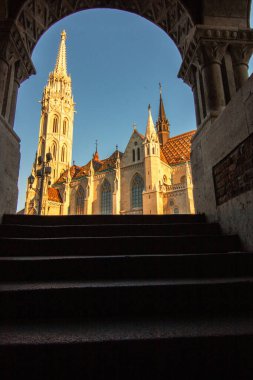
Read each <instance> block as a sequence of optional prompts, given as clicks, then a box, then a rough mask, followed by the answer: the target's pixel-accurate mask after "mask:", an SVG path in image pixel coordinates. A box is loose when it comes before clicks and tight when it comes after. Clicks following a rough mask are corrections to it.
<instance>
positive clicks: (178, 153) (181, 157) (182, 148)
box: [161, 131, 196, 165]
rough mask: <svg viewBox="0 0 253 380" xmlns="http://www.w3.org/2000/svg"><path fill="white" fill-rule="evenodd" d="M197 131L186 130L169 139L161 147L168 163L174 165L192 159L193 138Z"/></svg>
mask: <svg viewBox="0 0 253 380" xmlns="http://www.w3.org/2000/svg"><path fill="white" fill-rule="evenodd" d="M195 132H196V131H190V132H186V133H183V134H181V135H178V136H175V137H171V138H169V139H168V141H167V142H166V144H165V145H164V146H163V147H162V149H161V151H162V153H163V155H164V157H165V158H166V161H167V163H168V164H170V165H173V164H178V163H180V162H186V161H189V160H190V154H191V139H192V137H193V135H194V134H195ZM161 159H162V157H161Z"/></svg>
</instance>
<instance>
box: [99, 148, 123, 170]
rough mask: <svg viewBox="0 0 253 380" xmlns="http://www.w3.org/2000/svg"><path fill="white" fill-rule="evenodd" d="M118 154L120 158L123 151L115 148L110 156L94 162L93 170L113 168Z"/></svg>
mask: <svg viewBox="0 0 253 380" xmlns="http://www.w3.org/2000/svg"><path fill="white" fill-rule="evenodd" d="M118 155H119V157H120V158H121V157H122V156H123V153H121V152H119V151H117V150H115V152H113V154H112V155H111V156H110V157H108V158H106V159H105V160H101V161H99V162H95V165H94V170H95V172H103V171H105V170H108V169H110V168H115V165H116V161H117V159H118Z"/></svg>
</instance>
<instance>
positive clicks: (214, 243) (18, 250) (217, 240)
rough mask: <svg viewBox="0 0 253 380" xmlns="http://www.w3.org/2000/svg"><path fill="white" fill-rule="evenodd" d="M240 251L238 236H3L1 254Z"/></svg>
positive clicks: (75, 254) (132, 253)
mask: <svg viewBox="0 0 253 380" xmlns="http://www.w3.org/2000/svg"><path fill="white" fill-rule="evenodd" d="M231 251H232V252H234V251H240V241H239V238H238V237H237V236H234V235H231V236H222V235H212V236H209V235H193V236H191V235H189V236H170V237H166V236H148V237H141V236H129V237H125V236H114V237H83V238H80V237H78V238H77V237H76V238H75V237H73V238H71V237H67V238H49V239H47V238H40V239H39V238H37V239H35V238H34V239H32V238H23V239H22V238H3V237H2V238H0V255H1V256H59V255H60V256H64V255H70V256H79V255H80V256H94V255H101V256H105V255H106V256H107V255H117V254H120V255H134V254H138V255H140V254H168V253H178V254H183V253H215V252H218V253H222V252H231Z"/></svg>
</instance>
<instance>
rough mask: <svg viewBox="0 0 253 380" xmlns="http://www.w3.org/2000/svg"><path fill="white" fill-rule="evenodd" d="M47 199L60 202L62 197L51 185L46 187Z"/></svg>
mask: <svg viewBox="0 0 253 380" xmlns="http://www.w3.org/2000/svg"><path fill="white" fill-rule="evenodd" d="M48 200H49V201H53V202H58V203H62V197H61V194H60V192H59V190H58V189H55V188H53V187H49V188H48Z"/></svg>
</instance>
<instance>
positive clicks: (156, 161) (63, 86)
mask: <svg viewBox="0 0 253 380" xmlns="http://www.w3.org/2000/svg"><path fill="white" fill-rule="evenodd" d="M65 40H66V33H65V32H62V34H61V43H60V47H59V52H58V56H57V62H56V66H55V69H54V71H53V72H52V73H50V74H49V80H48V84H47V86H46V87H45V89H44V92H43V96H42V102H41V104H42V107H41V118H40V129H39V141H38V150H37V153H36V157H35V162H34V164H33V168H32V174H31V176H30V177H29V181H28V184H27V195H26V206H25V213H26V214H43V215H68V214H115V215H116V214H164V213H165V214H171V213H181V214H187V213H194V203H193V187H192V179H191V169H190V163H189V155H190V146H191V145H190V139H191V137H192V136H193V134H194V131H192V132H190V133H186V134H183V135H180V136H176V137H174V138H170V137H169V122H168V120H167V117H166V114H165V110H164V104H163V99H162V93H161V91H160V106H159V118H158V121H157V123H156V128H155V125H154V122H153V119H152V115H151V108H150V106H149V113H148V121H147V127H146V133H145V136H143V135H142V134H140V133H139V132H138V131H137V130H136V128H135V129H134V131H133V133H132V135H131V137H130V140H129V142H128V144H127V147H126V150H125V152H124V153H121V152H119V151H118V149H116V151H115V152H113V154H112V155H111V156H110V157H108V158H106V159H104V160H100V159H99V155H98V152H97V150H96V152H95V153H94V155H93V158H92V160H90V161H89V162H88V163H87V164H86V165H84V166H76V165H72V166H71V156H72V137H73V115H74V102H73V97H72V91H71V80H70V77H69V76H68V74H67V67H66V46H65ZM182 149H183V153H182ZM48 153H50V154H51V156H52V160H50V161H49V160H48V159H47V158H48V156H47V154H48ZM49 168H51V173H49V171H50V170H49ZM41 172H43V173H44V176H42V175H41ZM172 199H173V205H172Z"/></svg>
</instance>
